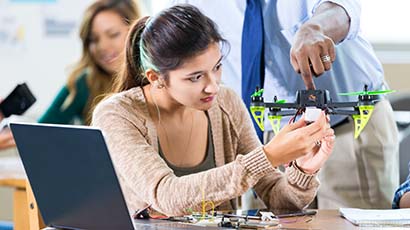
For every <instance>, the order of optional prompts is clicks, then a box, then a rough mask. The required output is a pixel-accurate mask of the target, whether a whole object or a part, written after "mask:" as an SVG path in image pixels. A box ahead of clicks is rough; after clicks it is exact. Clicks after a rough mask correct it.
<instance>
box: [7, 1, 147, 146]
mask: <svg viewBox="0 0 410 230" xmlns="http://www.w3.org/2000/svg"><path fill="white" fill-rule="evenodd" d="M139 16H140V15H139V10H138V8H137V5H136V4H135V3H134V1H132V0H99V1H95V2H94V3H93V4H92V5H90V6H89V7H88V8H87V9H86V11H85V13H84V17H83V20H82V23H81V26H80V38H81V41H82V47H83V49H82V55H81V58H80V60H79V61H78V62H77V63H76V64H75V65H74V66H73V68H72V71H71V73H70V75H69V77H68V80H67V83H66V85H65V86H64V87H63V88H62V89H61V90H60V91H59V93H58V94H57V96H56V97H55V98H54V100H53V102H52V104H51V105H50V106H49V108H48V109H47V110H46V112H45V113H44V114H43V115H42V116H41V117H40V119H39V120H38V122H40V123H55V124H71V123H73V122H74V121H75V120H76V119H77V120H78V121H79V122H80V123H81V124H85V125H89V124H90V116H91V114H92V108H93V105H95V104H96V103H98V101H99V100H100V97H98V96H99V95H103V94H105V93H106V92H108V91H109V90H110V89H111V84H112V80H113V79H114V77H115V74H116V72H117V69H118V68H119V67H120V64H121V62H122V55H121V54H122V52H123V49H124V46H125V39H126V36H127V33H128V29H129V26H130V24H131V23H132V22H133V21H134V20H136V19H138V18H139ZM12 146H15V143H14V140H13V138H12V134H11V132H10V130H8V129H5V130H3V131H2V132H1V133H0V150H1V149H5V148H9V147H12Z"/></svg>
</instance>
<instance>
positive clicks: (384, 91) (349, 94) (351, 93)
mask: <svg viewBox="0 0 410 230" xmlns="http://www.w3.org/2000/svg"><path fill="white" fill-rule="evenodd" d="M394 92H396V90H377V91H366V90H365V91H358V92H350V93H338V95H340V96H360V95H362V96H364V95H380V94H389V93H394Z"/></svg>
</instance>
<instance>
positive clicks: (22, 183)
mask: <svg viewBox="0 0 410 230" xmlns="http://www.w3.org/2000/svg"><path fill="white" fill-rule="evenodd" d="M0 186H5V187H11V188H13V190H14V191H13V223H14V229H15V230H20V229H21V230H26V229H29V215H28V208H27V207H28V202H27V193H26V180H25V179H0Z"/></svg>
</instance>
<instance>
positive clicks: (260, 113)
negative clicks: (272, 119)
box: [250, 106, 265, 131]
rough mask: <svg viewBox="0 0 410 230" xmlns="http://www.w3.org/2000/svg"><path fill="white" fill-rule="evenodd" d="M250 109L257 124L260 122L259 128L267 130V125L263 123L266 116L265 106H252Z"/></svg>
mask: <svg viewBox="0 0 410 230" xmlns="http://www.w3.org/2000/svg"><path fill="white" fill-rule="evenodd" d="M250 109H251V114H252V116H253V119H255V122H256V124H258V126H259V128H260V129H261V130H262V131H265V126H264V125H263V120H264V119H263V118H264V116H265V106H250Z"/></svg>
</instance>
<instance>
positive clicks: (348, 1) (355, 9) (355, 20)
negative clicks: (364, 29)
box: [312, 0, 361, 42]
mask: <svg viewBox="0 0 410 230" xmlns="http://www.w3.org/2000/svg"><path fill="white" fill-rule="evenodd" d="M324 2H332V3H335V4H337V5H339V6H341V7H343V9H345V11H346V12H347V15H348V16H349V18H350V27H349V32H348V33H347V35H346V37H345V38H344V39H343V40H342V41H341V42H343V41H344V40H351V39H354V38H356V37H357V35H358V34H359V31H360V14H361V5H360V3H359V2H358V1H357V0H320V1H318V2H317V3H316V4H315V6H314V7H313V9H312V14H313V13H315V11H316V9H317V8H318V7H319V5H320V4H322V3H324Z"/></svg>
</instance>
